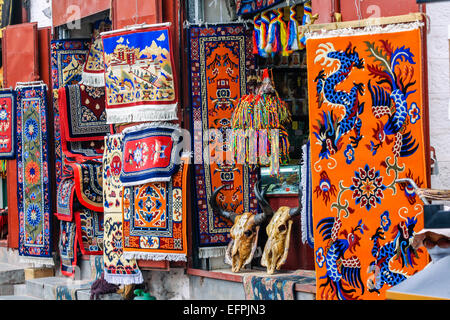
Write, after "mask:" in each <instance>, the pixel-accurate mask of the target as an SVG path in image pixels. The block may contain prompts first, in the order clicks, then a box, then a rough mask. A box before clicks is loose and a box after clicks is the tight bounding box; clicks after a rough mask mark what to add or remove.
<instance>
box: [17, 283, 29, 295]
mask: <svg viewBox="0 0 450 320" xmlns="http://www.w3.org/2000/svg"><path fill="white" fill-rule="evenodd" d="M14 295H15V296H26V295H27V285H26V284H25V283H21V284H15V285H14Z"/></svg>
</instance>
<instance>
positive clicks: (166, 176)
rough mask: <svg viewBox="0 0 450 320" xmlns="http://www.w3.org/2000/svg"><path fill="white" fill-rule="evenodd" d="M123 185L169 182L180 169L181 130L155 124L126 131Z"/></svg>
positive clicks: (162, 124)
mask: <svg viewBox="0 0 450 320" xmlns="http://www.w3.org/2000/svg"><path fill="white" fill-rule="evenodd" d="M122 133H123V157H122V169H121V171H120V182H121V183H122V185H123V186H125V187H129V186H136V185H141V184H145V183H149V182H167V181H169V180H170V179H171V177H172V175H174V174H175V172H177V171H178V168H179V167H180V152H182V145H181V143H179V141H180V140H181V129H180V127H179V126H178V125H174V124H171V123H161V122H152V123H146V124H142V125H138V126H134V127H129V128H126V129H124V130H123V132H122Z"/></svg>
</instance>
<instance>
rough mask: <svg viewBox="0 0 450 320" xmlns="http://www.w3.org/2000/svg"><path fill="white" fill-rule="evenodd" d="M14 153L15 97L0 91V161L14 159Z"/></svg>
mask: <svg viewBox="0 0 450 320" xmlns="http://www.w3.org/2000/svg"><path fill="white" fill-rule="evenodd" d="M15 151H16V96H15V93H14V91H12V90H2V91H0V159H11V158H14V156H15Z"/></svg>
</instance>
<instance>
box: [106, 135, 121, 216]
mask: <svg viewBox="0 0 450 320" xmlns="http://www.w3.org/2000/svg"><path fill="white" fill-rule="evenodd" d="M122 138H123V136H122V134H120V133H119V134H114V135H109V136H107V137H105V153H104V154H103V210H104V212H105V214H106V213H107V212H112V213H115V212H119V213H121V212H122V196H123V185H122V183H121V182H120V179H119V176H120V171H121V168H122Z"/></svg>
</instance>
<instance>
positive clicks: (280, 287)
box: [243, 271, 315, 300]
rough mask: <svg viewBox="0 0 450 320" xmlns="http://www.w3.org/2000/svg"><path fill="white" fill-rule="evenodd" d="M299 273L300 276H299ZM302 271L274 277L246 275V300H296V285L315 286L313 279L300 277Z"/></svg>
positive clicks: (244, 279)
mask: <svg viewBox="0 0 450 320" xmlns="http://www.w3.org/2000/svg"><path fill="white" fill-rule="evenodd" d="M297 273H299V274H297ZM301 273H302V272H301V271H296V272H294V273H290V274H280V275H273V276H266V277H264V276H253V275H246V276H244V278H243V284H244V291H245V299H246V300H294V292H295V291H294V286H295V284H296V283H302V284H314V283H315V279H314V278H313V277H307V276H305V275H300V274H301Z"/></svg>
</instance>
